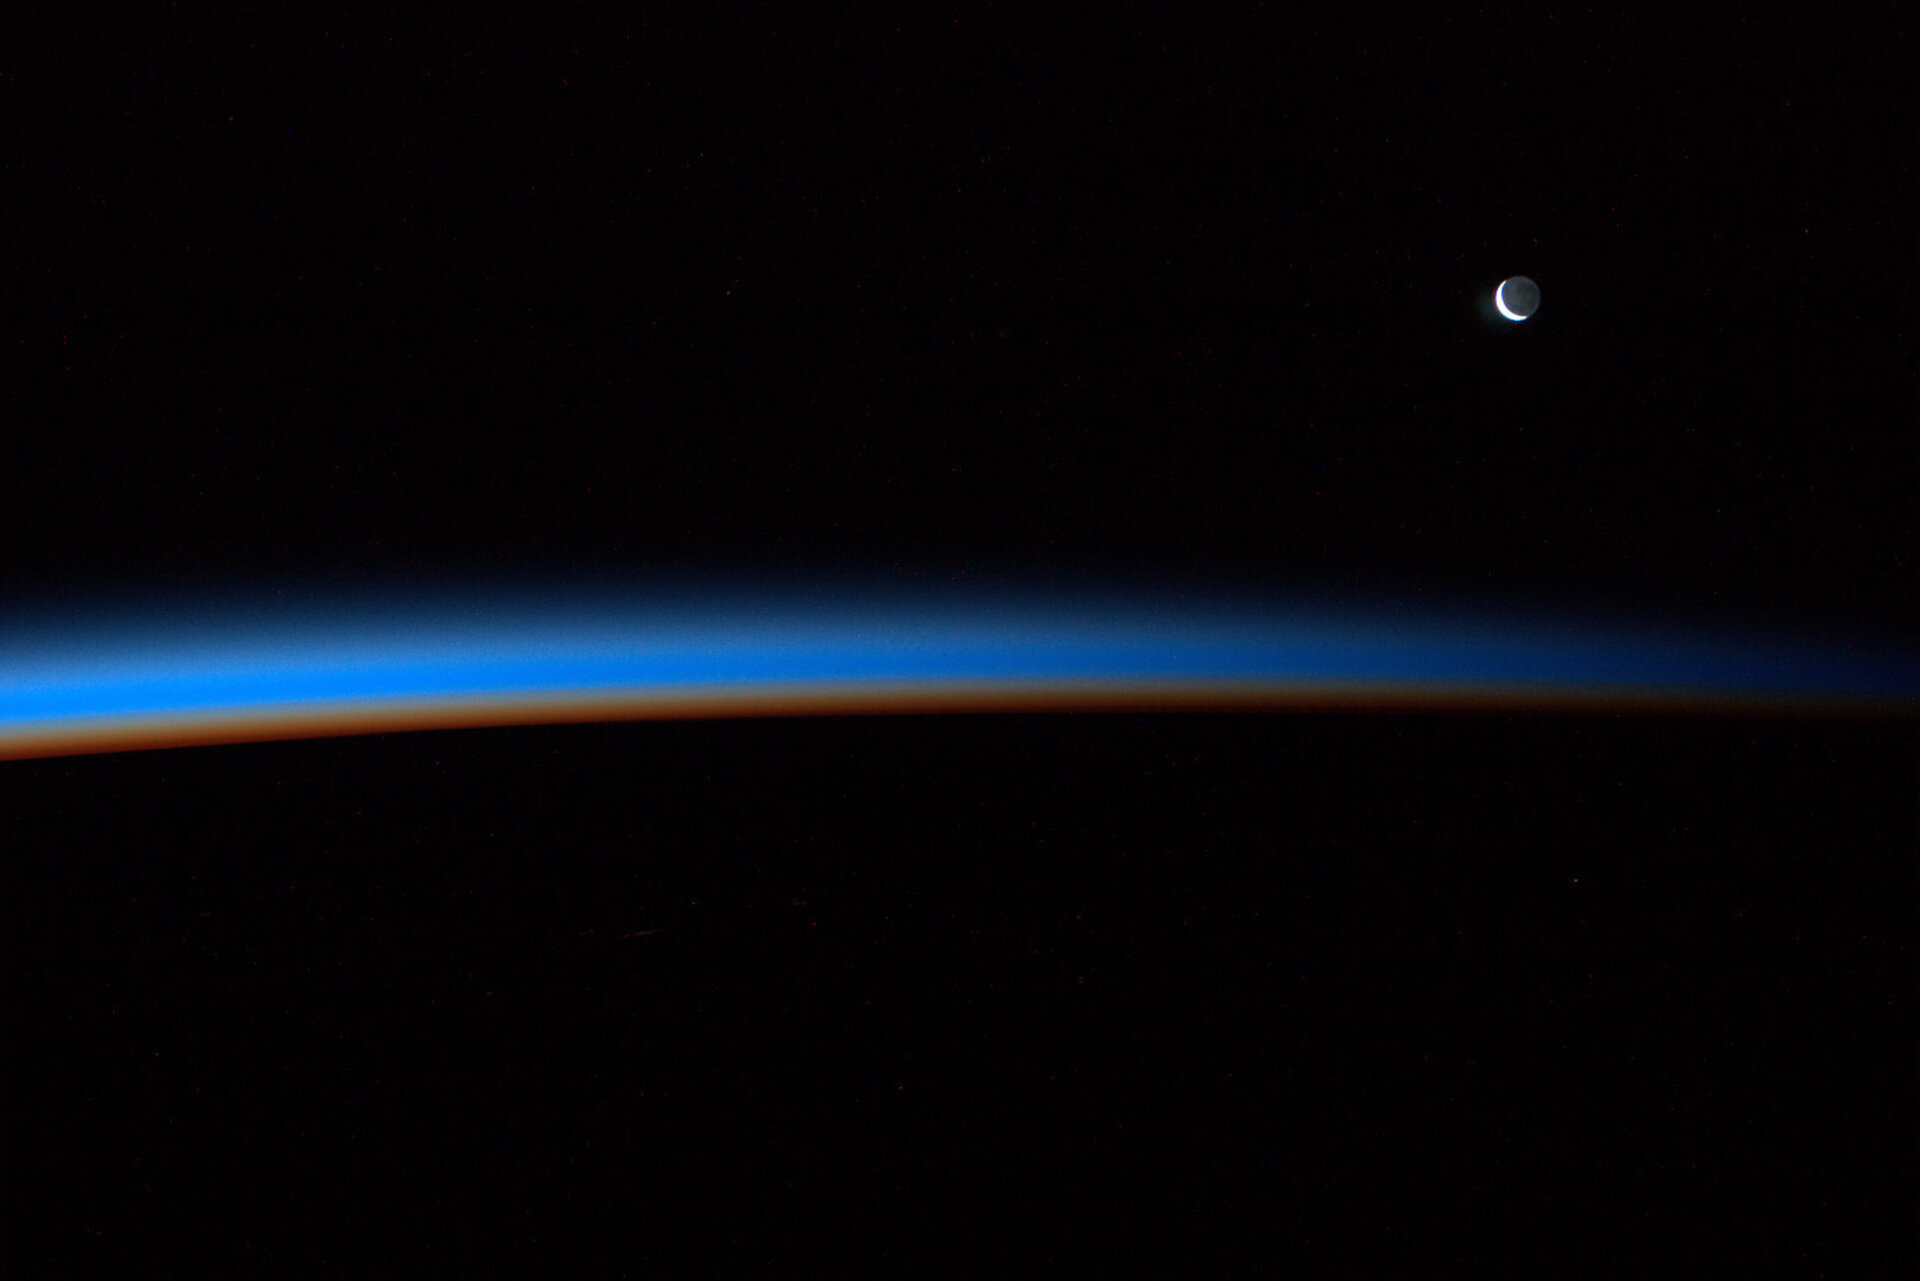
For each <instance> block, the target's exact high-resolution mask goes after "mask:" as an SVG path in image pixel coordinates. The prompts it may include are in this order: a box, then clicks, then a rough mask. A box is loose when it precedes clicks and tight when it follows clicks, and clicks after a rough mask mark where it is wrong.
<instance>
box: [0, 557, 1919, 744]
mask: <svg viewBox="0 0 1920 1281" xmlns="http://www.w3.org/2000/svg"><path fill="white" fill-rule="evenodd" d="M0 624H4V628H0V749H4V748H5V746H6V745H7V742H8V741H9V739H16V740H23V741H24V740H25V739H26V738H29V737H31V736H33V735H36V734H38V735H44V734H47V733H49V732H52V731H57V730H59V729H60V728H62V727H74V726H86V725H96V726H97V725H106V724H110V723H112V722H116V721H130V720H135V719H138V718H142V717H145V718H154V717H167V716H176V717H177V716H190V717H195V718H201V719H205V718H218V717H222V716H241V715H258V714H262V713H270V712H289V713H295V712H298V711H299V710H300V709H302V708H314V707H322V706H327V707H340V706H343V705H344V706H354V705H363V706H375V705H380V706H391V705H395V704H409V703H419V702H431V701H434V700H441V701H447V700H465V701H467V702H470V703H473V702H477V703H482V704H498V705H502V706H505V705H510V704H513V703H516V702H528V703H531V702H538V701H539V700H542V699H555V698H564V699H571V700H575V701H576V702H578V701H580V700H592V699H595V698H608V699H628V700H631V699H634V698H643V699H644V698H646V697H650V696H658V697H662V698H666V697H671V696H673V695H675V694H680V693H686V692H689V691H721V692H724V693H726V694H727V695H728V696H730V697H733V698H736V699H750V698H751V697H753V696H754V695H755V694H756V692H759V691H765V692H767V693H769V694H775V693H778V692H780V691H787V692H791V691H794V690H802V691H809V692H812V693H815V694H822V693H828V694H830V693H831V692H832V691H834V690H836V689H880V690H885V691H892V692H894V693H897V694H899V695H901V696H902V697H905V698H908V699H910V698H911V696H912V694H913V693H914V691H916V690H930V689H937V690H940V691H944V692H947V693H949V694H950V695H951V694H953V693H954V692H955V691H957V692H958V694H959V696H960V697H961V698H963V699H964V697H965V696H966V694H967V692H968V691H977V692H980V693H982V694H988V693H994V692H1002V693H1004V692H1009V691H1011V692H1021V691H1027V692H1034V693H1041V694H1045V693H1048V692H1058V691H1071V690H1088V689H1093V690H1106V691H1122V692H1124V691H1125V690H1128V689H1156V690H1167V689H1172V690H1176V691H1178V690H1189V691H1206V690H1209V689H1230V688H1255V689H1260V690H1265V691H1270V692H1272V693H1273V694H1275V696H1276V701H1277V702H1278V703H1279V704H1280V705H1284V696H1285V694H1286V693H1287V692H1288V691H1294V692H1311V691H1313V690H1315V689H1325V688H1340V687H1348V688H1360V687H1364V688H1367V689H1370V690H1375V691H1379V690H1386V691H1389V692H1394V691H1397V692H1400V693H1403V694H1405V695H1408V696H1410V697H1413V698H1415V699H1418V698H1419V697H1420V696H1422V695H1428V694H1434V695H1437V694H1445V695H1450V696H1473V695H1475V694H1486V695H1507V696H1513V695H1529V694H1532V695H1539V696H1542V697H1543V698H1544V699H1546V700H1548V701H1550V700H1551V698H1552V696H1553V695H1555V694H1556V693H1569V692H1580V693H1584V694H1586V695H1588V696H1589V697H1591V696H1594V695H1598V696H1600V697H1602V698H1605V697H1617V698H1619V699H1621V700H1631V699H1634V698H1650V697H1667V698H1677V699H1680V700H1682V701H1684V700H1687V699H1703V698H1712V697H1714V696H1716V695H1738V696H1745V697H1750V698H1757V699H1761V700H1766V699H1787V698H1816V699H1818V698H1830V699H1842V700H1850V701H1852V702H1854V703H1859V704H1865V705H1868V706H1872V707H1881V708H1885V709H1889V710H1902V709H1904V710H1914V709H1916V708H1920V664H1916V662H1915V659H1914V657H1913V656H1912V655H1907V654H1898V653H1892V652H1888V651H1885V650H1878V651H1875V650H1869V649H1867V648H1864V647H1860V646H1847V647H1835V646H1833V645H1827V646H1825V647H1821V648H1813V647H1809V646H1805V645H1792V644H1787V643H1784V642H1780V641H1771V642H1769V641H1767V640H1765V639H1764V638H1752V637H1742V638H1736V637H1731V636H1728V635H1726V634H1712V633H1703V632H1699V631H1694V632H1679V631H1674V630H1671V629H1667V630H1662V629H1660V628H1657V627H1652V626H1648V627H1643V628H1640V629H1628V628H1624V627H1619V626H1610V627H1609V626H1594V625H1591V624H1578V623H1575V622H1570V621H1564V620H1562V621H1554V620H1540V619H1532V620H1524V619H1523V620H1505V621H1503V620H1498V619H1490V618H1472V617H1466V616H1452V617H1448V616H1444V615H1441V614H1439V613H1436V612H1432V611H1429V612H1425V613H1421V612H1417V611H1409V610H1400V609H1373V610H1358V609H1348V610H1337V609H1328V608H1316V607H1310V606H1304V605H1296V606H1292V607H1289V606H1288V605H1286V604H1285V603H1276V602H1266V603H1251V602H1248V601H1245V600H1241V601H1236V602H1231V603H1226V604H1222V603H1218V602H1214V603H1206V602H1198V601H1193V600H1186V599H1182V598H1181V597H1180V596H1178V595H1174V594H1169V595H1165V596H1158V597H1147V596H1141V595H1135V596H1132V597H1121V596H1115V597H1113V598H1110V599H1106V600H1093V599H1050V598H1047V597H1044V596H1041V595H1029V596H1026V597H1016V596H1014V595H1011V594H1008V595H1002V596H999V597H991V598H990V597H987V596H982V595H978V594H976V595H974V596H972V597H970V598H969V597H963V596H961V595H959V594H957V593H956V594H953V595H949V596H945V597H938V596H935V597H929V596H925V595H922V596H920V597H915V598H908V597H893V598H888V597H884V596H877V595H873V594H867V595H861V596H855V595H847V596H845V597H842V598H839V599H827V598H822V597H819V596H816V597H815V598H813V599H811V600H808V599H805V598H802V597H800V596H798V595H795V594H788V595H785V596H781V595H778V594H774V593H767V594H762V595H757V596H756V595H741V594H738V593H736V594H735V595H733V596H731V597H722V596H721V595H719V594H717V593H716V594H713V595H711V596H709V597H705V598H702V597H699V596H688V595H686V594H682V595H680V596H678V597H668V596H664V595H662V596H656V597H648V596H647V595H645V594H644V593H625V594H621V593H606V594H602V595H599V596H594V595H583V594H575V595H572V596H567V597H562V596H557V595H556V596H549V597H546V598H541V597H539V596H536V595H534V594H531V593H527V592H501V593H495V594H493V595H490V596H489V595H484V594H469V595H467V596H463V597H459V598H444V599H441V600H439V601H438V602H435V601H432V600H430V599H413V600H394V599H384V600H382V599H375V598H372V597H365V598H360V599H353V598H348V597H336V598H333V599H330V600H313V601H309V602H307V603H306V604H304V605H301V606H297V607H278V608H266V607H261V606H257V605H251V604H248V603H247V602H233V601H227V602H223V603H221V604H219V605H210V604H203V605H202V606H201V607H200V608H198V609H197V610H196V609H190V608H185V607H180V608H175V609H173V610H171V611H166V612H163V611H159V610H149V611H147V612H144V613H143V612H136V611H133V610H123V611H121V612H119V613H111V612H102V611H99V610H96V611H94V612H93V613H91V614H90V615H87V616H84V617H82V616H79V615H70V616H65V617H62V616H60V615H57V614H53V613H42V614H40V615H36V616H33V617H26V616H18V617H13V618H11V619H7V618H0Z"/></svg>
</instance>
